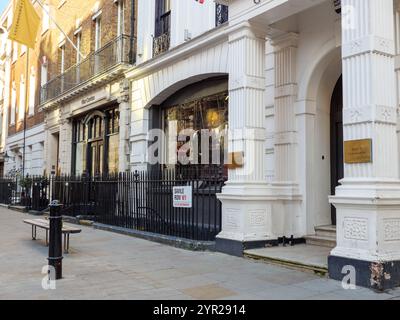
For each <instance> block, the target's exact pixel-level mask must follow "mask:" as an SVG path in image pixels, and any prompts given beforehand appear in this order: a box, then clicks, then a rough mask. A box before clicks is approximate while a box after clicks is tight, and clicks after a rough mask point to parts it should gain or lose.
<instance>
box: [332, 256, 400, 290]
mask: <svg viewBox="0 0 400 320" xmlns="http://www.w3.org/2000/svg"><path fill="white" fill-rule="evenodd" d="M349 266H351V267H352V268H354V272H355V273H354V274H355V285H357V286H360V287H366V288H371V289H375V290H379V291H384V290H387V289H393V288H396V287H399V286H400V261H399V260H398V261H385V262H376V261H375V262H372V261H365V260H358V259H352V258H344V257H338V256H332V255H331V256H329V257H328V268H329V277H330V278H331V279H333V280H338V281H343V279H344V277H346V276H347V275H348V274H349V273H348V272H349V269H348V267H349ZM346 283H347V282H346Z"/></svg>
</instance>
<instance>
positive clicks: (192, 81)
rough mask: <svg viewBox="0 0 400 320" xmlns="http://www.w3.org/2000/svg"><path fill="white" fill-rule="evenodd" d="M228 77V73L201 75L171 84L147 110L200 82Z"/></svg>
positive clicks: (155, 98)
mask: <svg viewBox="0 0 400 320" xmlns="http://www.w3.org/2000/svg"><path fill="white" fill-rule="evenodd" d="M222 76H226V77H228V74H227V73H208V74H199V75H193V76H191V77H189V78H185V79H182V80H180V81H178V82H175V83H173V84H171V85H170V86H168V87H165V88H163V90H162V91H161V92H159V93H158V94H157V95H156V96H155V97H153V99H152V100H150V101H148V103H147V104H146V105H145V108H150V107H151V106H153V105H160V104H161V103H163V102H164V101H165V100H166V99H168V98H169V97H171V96H172V95H174V94H175V93H176V92H178V91H179V90H181V89H183V88H185V87H187V86H189V85H191V84H195V83H198V82H201V81H203V80H207V79H212V78H218V77H222Z"/></svg>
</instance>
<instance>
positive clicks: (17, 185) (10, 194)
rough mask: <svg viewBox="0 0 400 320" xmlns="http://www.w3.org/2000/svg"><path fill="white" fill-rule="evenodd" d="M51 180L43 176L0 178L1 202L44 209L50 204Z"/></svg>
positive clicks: (37, 209) (39, 209)
mask: <svg viewBox="0 0 400 320" xmlns="http://www.w3.org/2000/svg"><path fill="white" fill-rule="evenodd" d="M49 191H50V181H49V179H48V178H46V177H43V176H26V177H25V178H22V177H20V176H17V177H5V178H0V203H3V204H7V205H14V206H22V207H26V208H28V209H30V210H34V211H43V210H45V209H46V208H47V206H48V204H49Z"/></svg>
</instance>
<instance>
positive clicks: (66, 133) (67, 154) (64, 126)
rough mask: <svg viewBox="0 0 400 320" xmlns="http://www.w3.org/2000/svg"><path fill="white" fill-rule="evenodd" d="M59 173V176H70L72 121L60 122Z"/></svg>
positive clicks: (62, 120)
mask: <svg viewBox="0 0 400 320" xmlns="http://www.w3.org/2000/svg"><path fill="white" fill-rule="evenodd" d="M59 148H60V150H59V154H60V171H61V174H71V164H72V121H71V120H70V119H61V120H60V146H59Z"/></svg>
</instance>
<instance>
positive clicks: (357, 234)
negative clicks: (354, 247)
mask: <svg viewBox="0 0 400 320" xmlns="http://www.w3.org/2000/svg"><path fill="white" fill-rule="evenodd" d="M343 233H344V237H345V239H347V240H359V241H367V240H368V220H367V219H357V218H345V219H344V222H343Z"/></svg>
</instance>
